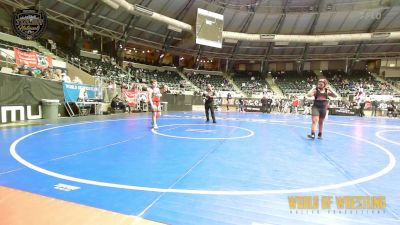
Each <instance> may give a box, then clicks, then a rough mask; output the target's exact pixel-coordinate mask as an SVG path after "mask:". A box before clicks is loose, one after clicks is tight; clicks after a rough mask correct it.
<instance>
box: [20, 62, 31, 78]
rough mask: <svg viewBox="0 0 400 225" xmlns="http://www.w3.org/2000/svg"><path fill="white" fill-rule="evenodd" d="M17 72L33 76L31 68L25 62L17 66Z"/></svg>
mask: <svg viewBox="0 0 400 225" xmlns="http://www.w3.org/2000/svg"><path fill="white" fill-rule="evenodd" d="M18 74H21V75H27V76H31V77H33V76H34V74H33V72H32V70H31V69H30V68H29V67H28V65H26V64H25V63H23V64H22V65H21V66H20V67H19V68H18Z"/></svg>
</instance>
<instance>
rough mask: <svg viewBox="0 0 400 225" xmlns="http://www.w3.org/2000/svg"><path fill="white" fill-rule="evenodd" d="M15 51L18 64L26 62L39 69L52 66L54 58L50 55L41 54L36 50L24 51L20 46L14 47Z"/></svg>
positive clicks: (29, 65)
mask: <svg viewBox="0 0 400 225" xmlns="http://www.w3.org/2000/svg"><path fill="white" fill-rule="evenodd" d="M14 53H15V63H16V64H17V65H22V64H26V65H27V66H28V67H31V68H39V69H45V68H48V67H52V58H51V57H50V56H45V55H41V54H38V53H36V52H24V51H21V50H19V49H18V48H14Z"/></svg>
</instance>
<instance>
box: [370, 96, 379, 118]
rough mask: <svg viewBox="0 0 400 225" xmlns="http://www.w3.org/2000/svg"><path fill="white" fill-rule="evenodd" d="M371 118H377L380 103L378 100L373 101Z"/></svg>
mask: <svg viewBox="0 0 400 225" xmlns="http://www.w3.org/2000/svg"><path fill="white" fill-rule="evenodd" d="M371 105H372V107H371V116H376V110H377V109H378V101H377V100H376V99H373V100H372V104H371Z"/></svg>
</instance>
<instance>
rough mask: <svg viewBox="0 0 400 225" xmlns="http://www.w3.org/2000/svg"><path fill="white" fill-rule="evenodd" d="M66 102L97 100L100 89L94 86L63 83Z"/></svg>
mask: <svg viewBox="0 0 400 225" xmlns="http://www.w3.org/2000/svg"><path fill="white" fill-rule="evenodd" d="M63 89H64V98H65V102H79V101H81V102H84V101H87V100H89V99H95V98H96V93H97V91H98V88H97V87H95V86H93V85H87V84H78V83H67V82H64V83H63Z"/></svg>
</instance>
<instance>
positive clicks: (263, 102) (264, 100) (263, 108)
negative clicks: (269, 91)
mask: <svg viewBox="0 0 400 225" xmlns="http://www.w3.org/2000/svg"><path fill="white" fill-rule="evenodd" d="M261 112H262V113H266V112H267V97H266V96H263V97H262V99H261Z"/></svg>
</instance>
